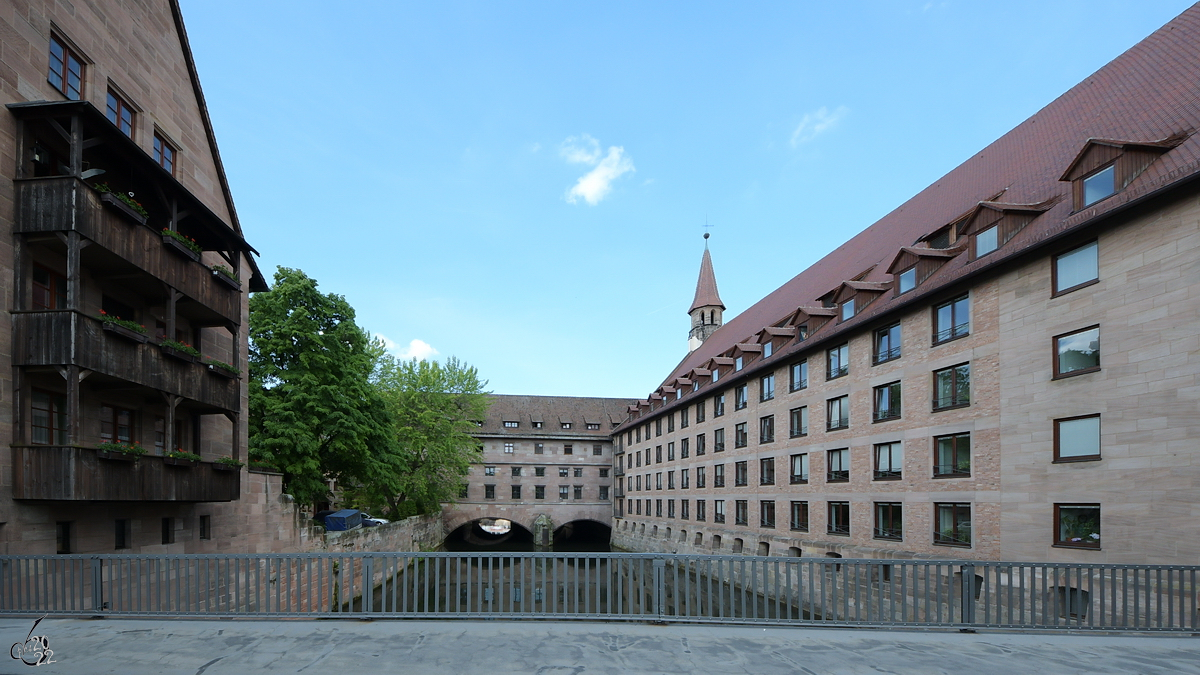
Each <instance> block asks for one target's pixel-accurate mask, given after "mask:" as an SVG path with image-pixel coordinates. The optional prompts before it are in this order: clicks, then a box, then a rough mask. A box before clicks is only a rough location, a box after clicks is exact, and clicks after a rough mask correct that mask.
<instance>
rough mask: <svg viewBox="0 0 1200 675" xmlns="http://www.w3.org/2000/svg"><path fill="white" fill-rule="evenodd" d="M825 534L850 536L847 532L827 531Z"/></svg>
mask: <svg viewBox="0 0 1200 675" xmlns="http://www.w3.org/2000/svg"><path fill="white" fill-rule="evenodd" d="M825 534H828V535H830V536H831V537H849V536H850V533H849V532H828V531H827V532H826V533H825Z"/></svg>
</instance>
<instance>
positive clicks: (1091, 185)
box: [1083, 164, 1117, 206]
mask: <svg viewBox="0 0 1200 675" xmlns="http://www.w3.org/2000/svg"><path fill="white" fill-rule="evenodd" d="M1116 191H1117V165H1116V164H1109V165H1108V166H1106V167H1104V168H1103V169H1100V170H1099V171H1097V172H1096V173H1094V174H1092V175H1090V176H1088V177H1087V178H1084V179H1083V205H1084V206H1091V205H1092V204H1095V203H1096V202H1098V201H1100V200H1101V199H1104V198H1105V197H1110V196H1112V195H1113V193H1115V192H1116Z"/></svg>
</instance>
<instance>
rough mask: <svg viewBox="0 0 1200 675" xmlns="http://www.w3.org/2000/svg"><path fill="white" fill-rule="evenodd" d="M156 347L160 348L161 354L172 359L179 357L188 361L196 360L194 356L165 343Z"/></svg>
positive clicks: (193, 361)
mask: <svg viewBox="0 0 1200 675" xmlns="http://www.w3.org/2000/svg"><path fill="white" fill-rule="evenodd" d="M158 348H159V349H161V350H162V353H163V354H166V355H167V356H169V357H171V358H173V359H179V360H180V361H186V362H188V363H195V362H196V357H194V356H192V355H191V354H189V353H187V352H185V351H182V350H179V349H175V348H174V347H168V346H167V345H159V346H158Z"/></svg>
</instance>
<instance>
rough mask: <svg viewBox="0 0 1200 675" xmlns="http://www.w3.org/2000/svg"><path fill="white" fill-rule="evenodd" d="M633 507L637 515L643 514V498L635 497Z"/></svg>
mask: <svg viewBox="0 0 1200 675" xmlns="http://www.w3.org/2000/svg"><path fill="white" fill-rule="evenodd" d="M633 508H634V510H635V512H636V514H637V515H639V516H640V515H642V500H640V499H635V500H634V501H633Z"/></svg>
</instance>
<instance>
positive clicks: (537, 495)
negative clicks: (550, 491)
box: [533, 485, 546, 499]
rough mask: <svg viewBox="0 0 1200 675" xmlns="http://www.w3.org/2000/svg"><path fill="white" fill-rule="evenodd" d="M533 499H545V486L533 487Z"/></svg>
mask: <svg viewBox="0 0 1200 675" xmlns="http://www.w3.org/2000/svg"><path fill="white" fill-rule="evenodd" d="M533 498H534V499H545V498H546V486H545V485H535V486H533Z"/></svg>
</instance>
